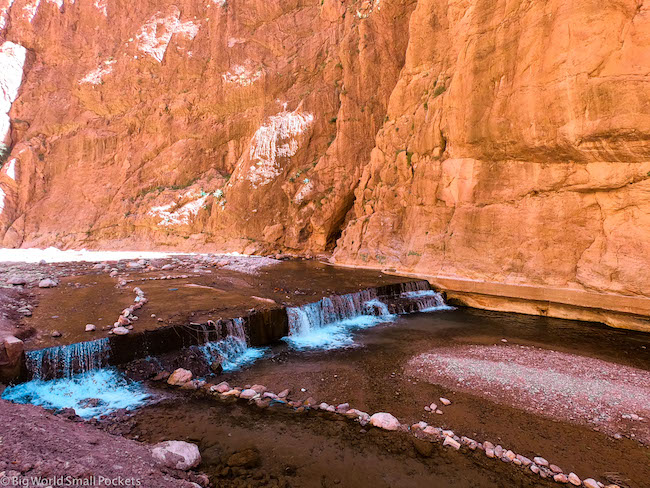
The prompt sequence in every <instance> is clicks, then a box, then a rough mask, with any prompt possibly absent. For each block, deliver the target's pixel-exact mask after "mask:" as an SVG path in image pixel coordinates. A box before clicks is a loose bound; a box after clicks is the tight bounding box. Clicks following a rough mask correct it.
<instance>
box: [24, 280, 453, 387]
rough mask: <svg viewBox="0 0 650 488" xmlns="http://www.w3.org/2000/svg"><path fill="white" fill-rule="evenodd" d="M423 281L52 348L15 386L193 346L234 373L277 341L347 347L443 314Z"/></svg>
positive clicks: (33, 357)
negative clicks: (361, 334)
mask: <svg viewBox="0 0 650 488" xmlns="http://www.w3.org/2000/svg"><path fill="white" fill-rule="evenodd" d="M449 308H451V307H448V306H447V305H446V304H445V302H444V299H443V297H442V295H441V294H440V293H438V292H436V291H434V290H432V289H431V287H430V285H429V283H428V282H427V281H424V280H419V281H407V282H402V283H396V284H389V285H383V286H379V287H375V288H369V289H366V290H361V291H358V292H354V293H348V294H344V295H333V296H329V297H325V298H322V299H321V300H318V301H317V302H314V303H308V304H305V305H301V306H297V307H286V308H280V307H278V308H274V309H266V310H259V311H254V312H253V313H251V314H249V315H248V316H245V317H239V318H234V319H225V320H217V321H212V320H209V321H207V322H206V323H202V324H195V323H190V324H183V325H171V326H165V327H160V328H159V329H154V330H145V331H142V332H139V333H133V334H129V335H126V336H115V335H114V336H111V337H108V338H104V339H99V340H95V341H88V342H80V343H76V344H71V345H66V346H56V347H50V348H47V349H41V350H37V351H29V352H27V353H26V358H25V359H26V361H25V365H26V368H25V369H26V371H27V373H26V374H25V375H24V376H23V378H22V379H23V381H25V380H30V379H36V380H48V379H53V378H72V377H73V376H74V375H75V374H79V373H86V372H89V371H95V370H98V369H101V368H104V367H107V366H119V365H122V364H126V363H130V362H131V361H134V360H139V359H144V358H156V357H160V356H162V355H165V354H168V353H174V352H175V351H180V350H186V349H187V348H194V349H198V352H199V355H200V356H202V357H203V359H204V361H205V362H206V363H207V365H208V366H210V365H212V364H213V363H214V362H216V361H220V362H221V364H222V367H223V369H224V370H226V371H229V370H233V369H237V368H238V367H241V366H242V365H245V364H248V363H250V362H252V361H254V360H256V359H258V358H259V357H261V356H263V355H264V352H265V350H266V349H265V346H268V345H270V344H273V343H275V342H277V341H280V340H284V341H286V342H287V343H288V344H290V345H291V346H292V347H294V348H296V349H314V348H322V349H335V348H339V347H348V346H352V345H353V344H354V341H353V337H352V331H354V330H356V329H363V328H367V327H372V326H375V325H377V324H380V323H386V322H391V321H393V320H395V318H396V316H397V314H405V313H412V312H420V311H422V312H426V311H433V310H444V309H449Z"/></svg>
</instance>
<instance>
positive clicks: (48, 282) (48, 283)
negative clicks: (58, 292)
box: [38, 278, 59, 288]
mask: <svg viewBox="0 0 650 488" xmlns="http://www.w3.org/2000/svg"><path fill="white" fill-rule="evenodd" d="M55 286H59V282H58V281H57V280H55V279H52V278H45V279H44V280H41V281H39V282H38V287H39V288H54V287H55Z"/></svg>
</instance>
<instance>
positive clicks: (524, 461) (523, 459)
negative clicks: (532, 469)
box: [517, 454, 533, 466]
mask: <svg viewBox="0 0 650 488" xmlns="http://www.w3.org/2000/svg"><path fill="white" fill-rule="evenodd" d="M517 459H518V460H519V462H520V463H521V464H523V465H524V466H530V465H531V464H532V463H533V462H532V461H531V460H530V459H528V458H527V457H526V456H522V455H521V454H517Z"/></svg>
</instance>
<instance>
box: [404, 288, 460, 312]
mask: <svg viewBox="0 0 650 488" xmlns="http://www.w3.org/2000/svg"><path fill="white" fill-rule="evenodd" d="M402 297H403V298H408V299H409V300H410V301H411V302H413V304H414V305H415V309H416V310H415V311H418V312H435V311H438V310H453V309H454V307H450V306H449V305H447V304H446V303H445V299H444V298H443V296H442V294H441V293H438V292H437V291H435V290H416V291H405V292H403V293H402Z"/></svg>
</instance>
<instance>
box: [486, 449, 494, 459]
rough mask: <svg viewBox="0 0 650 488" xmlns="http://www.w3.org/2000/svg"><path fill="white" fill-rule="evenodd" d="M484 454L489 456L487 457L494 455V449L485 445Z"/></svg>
mask: <svg viewBox="0 0 650 488" xmlns="http://www.w3.org/2000/svg"><path fill="white" fill-rule="evenodd" d="M485 455H486V456H487V457H489V458H493V457H494V449H492V448H491V447H486V448H485Z"/></svg>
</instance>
